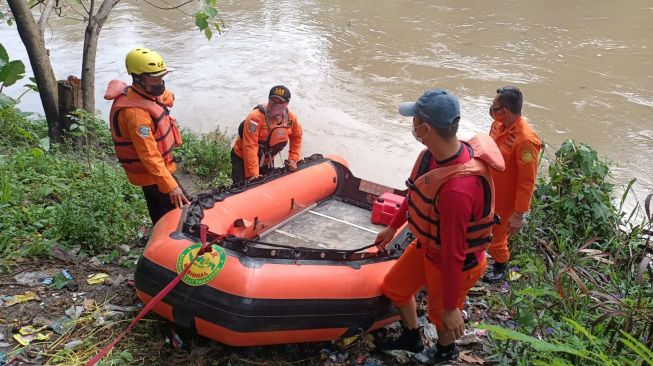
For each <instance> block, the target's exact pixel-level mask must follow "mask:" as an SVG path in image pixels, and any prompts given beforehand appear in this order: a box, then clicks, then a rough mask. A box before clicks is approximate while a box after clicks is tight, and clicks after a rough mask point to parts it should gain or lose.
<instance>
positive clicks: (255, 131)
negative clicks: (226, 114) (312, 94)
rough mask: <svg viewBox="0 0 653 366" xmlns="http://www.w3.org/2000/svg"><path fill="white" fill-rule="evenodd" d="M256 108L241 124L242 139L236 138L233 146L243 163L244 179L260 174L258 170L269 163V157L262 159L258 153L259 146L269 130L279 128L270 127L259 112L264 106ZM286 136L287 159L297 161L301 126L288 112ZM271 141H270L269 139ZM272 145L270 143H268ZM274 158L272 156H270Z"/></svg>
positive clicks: (269, 123) (295, 117)
mask: <svg viewBox="0 0 653 366" xmlns="http://www.w3.org/2000/svg"><path fill="white" fill-rule="evenodd" d="M261 107H262V108H259V107H258V106H257V107H256V108H254V110H253V111H251V112H250V113H249V114H248V115H247V117H246V118H245V121H244V122H243V129H242V130H243V133H242V137H240V136H239V137H238V139H237V140H236V143H235V144H234V153H236V155H238V157H240V158H241V159H243V160H244V163H245V178H252V177H255V176H257V175H259V174H260V173H259V172H260V168H261V167H262V166H264V164H268V163H270V162H271V160H270V157H267V158H263V152H262V151H259V149H260V146H259V145H261V144H263V143H264V142H265V141H267V138H268V135H269V134H270V130H276V129H278V128H280V127H281V126H272V125H271V124H272V122H271V121H270V118H266V115H265V114H264V113H263V112H262V111H261V109H265V107H266V106H265V105H262V106H261ZM285 129H286V131H285V132H286V134H285V135H286V136H287V138H288V139H289V140H290V151H289V152H288V159H289V160H295V161H299V159H300V156H301V147H302V126H301V125H300V124H299V120H298V119H297V116H296V115H295V114H294V113H293V112H290V111H288V118H287V123H286V126H285ZM271 140H272V139H271ZM270 143H271V145H272V141H270ZM271 158H274V154H273V155H272V156H271Z"/></svg>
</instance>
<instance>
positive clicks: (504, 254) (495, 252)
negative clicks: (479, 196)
mask: <svg viewBox="0 0 653 366" xmlns="http://www.w3.org/2000/svg"><path fill="white" fill-rule="evenodd" d="M514 212H515V211H513V210H509V211H504V210H499V209H497V210H496V214H497V215H499V217H500V218H501V224H500V225H494V226H493V227H492V243H490V247H489V248H488V252H490V255H491V256H492V259H494V261H495V262H499V263H506V262H508V260H510V250H509V249H508V219H509V218H510V216H512V214H513V213H514Z"/></svg>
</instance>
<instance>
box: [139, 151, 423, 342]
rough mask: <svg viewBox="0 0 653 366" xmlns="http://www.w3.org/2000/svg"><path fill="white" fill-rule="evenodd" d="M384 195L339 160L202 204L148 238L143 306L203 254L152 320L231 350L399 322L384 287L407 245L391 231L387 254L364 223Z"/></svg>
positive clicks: (282, 173) (226, 191) (318, 161)
mask: <svg viewBox="0 0 653 366" xmlns="http://www.w3.org/2000/svg"><path fill="white" fill-rule="evenodd" d="M385 192H391V193H394V194H398V195H405V192H404V191H397V190H395V189H392V188H388V187H385V186H382V185H379V184H374V183H371V182H368V181H365V180H362V179H359V178H356V177H355V176H353V175H352V174H351V172H350V171H349V169H348V168H347V165H346V162H344V161H343V160H342V159H341V158H339V157H329V158H324V157H322V156H321V155H314V156H312V157H310V158H306V159H304V160H302V161H301V162H300V164H299V168H298V170H297V171H296V172H293V173H289V172H287V171H286V170H284V169H275V170H273V171H272V172H271V173H269V174H267V175H266V176H264V177H262V178H261V179H258V180H256V181H250V182H247V183H244V184H240V185H234V186H231V187H227V188H221V189H216V190H213V191H210V192H206V193H201V194H199V195H198V196H197V197H196V198H195V199H194V200H193V201H192V203H191V204H190V205H189V206H187V207H186V208H185V209H184V210H174V211H171V212H169V213H168V214H167V215H166V216H164V217H163V218H162V219H161V220H160V221H159V222H158V223H157V224H156V226H155V227H154V229H153V232H152V235H151V238H150V241H149V243H148V244H147V246H146V248H145V251H144V253H143V256H142V257H141V258H140V260H139V262H138V265H137V268H136V273H135V282H136V289H137V292H138V296H139V297H140V298H141V300H142V301H143V302H145V303H147V302H148V301H150V300H151V299H152V297H154V296H155V295H156V294H157V293H158V292H159V291H161V289H163V288H164V287H165V286H166V284H168V283H169V282H170V281H171V280H172V279H173V278H174V277H176V276H177V274H178V273H181V271H182V270H183V268H184V267H185V265H186V264H188V263H190V260H191V259H192V258H193V257H194V255H195V253H197V251H198V249H199V248H200V246H201V244H200V243H199V227H200V224H203V225H207V226H208V228H209V240H211V239H215V238H217V237H220V238H221V240H219V241H217V242H216V243H215V244H213V246H212V251H211V252H209V253H205V254H203V255H202V256H201V257H200V258H198V259H197V260H196V262H195V263H194V264H193V266H192V267H191V269H190V271H189V272H188V273H187V274H186V275H185V276H184V278H183V280H182V282H180V283H179V284H178V285H177V286H176V287H175V288H174V289H173V290H172V292H170V293H169V294H168V295H167V296H166V297H165V298H164V299H163V301H162V302H161V303H159V304H158V305H157V306H156V307H155V308H154V311H155V312H156V313H158V314H159V315H161V316H163V317H164V318H166V319H168V320H170V321H171V322H173V323H175V324H176V325H178V326H181V327H185V328H189V329H190V330H192V331H195V332H196V333H198V334H200V335H203V336H205V337H208V338H211V339H213V340H215V341H218V342H221V343H224V344H227V345H231V346H252V345H267V344H280V343H295V342H313V341H324V340H332V339H337V338H340V337H346V336H350V335H354V334H358V333H360V332H362V331H369V330H374V329H376V328H379V327H382V326H384V325H386V324H388V323H390V322H392V321H394V320H396V319H398V317H397V315H396V313H395V311H394V308H393V307H392V305H391V304H390V303H389V301H388V300H387V299H386V298H385V297H384V296H383V295H382V294H381V283H382V281H383V277H384V276H385V274H386V273H387V272H388V270H389V269H390V267H391V266H392V264H393V262H394V261H395V260H396V259H397V258H398V257H399V255H400V254H401V252H402V251H403V250H404V248H405V247H406V246H407V245H408V243H409V242H410V241H411V237H410V235H409V234H408V231H407V229H406V228H402V229H401V230H399V231H398V234H397V236H396V237H395V238H394V240H393V242H392V243H390V245H389V246H388V250H386V251H385V252H377V250H376V248H375V247H374V246H373V243H374V240H375V238H376V234H377V233H378V231H380V230H381V229H383V226H379V225H373V224H372V223H371V220H370V214H371V209H372V205H373V203H374V202H375V200H376V199H377V198H378V197H379V196H380V195H381V194H382V193H385Z"/></svg>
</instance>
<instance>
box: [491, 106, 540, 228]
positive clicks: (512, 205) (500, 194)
mask: <svg viewBox="0 0 653 366" xmlns="http://www.w3.org/2000/svg"><path fill="white" fill-rule="evenodd" d="M490 136H491V137H492V138H493V139H494V141H495V142H496V143H497V145H498V146H499V150H501V155H503V159H504V160H505V162H506V169H505V170H504V171H503V172H498V171H492V178H493V179H494V186H495V187H496V199H497V203H496V207H497V209H501V210H507V211H517V212H526V211H528V210H529V208H530V206H531V195H532V194H533V190H534V189H535V180H536V179H537V163H538V160H539V156H540V149H541V148H542V142H541V141H540V138H539V137H537V135H536V134H535V132H534V131H533V130H532V129H531V127H530V126H529V125H528V123H526V119H525V118H524V117H519V119H518V120H517V121H515V123H513V124H512V125H511V126H510V128H508V129H506V128H505V126H504V125H503V123H501V122H498V121H494V122H493V123H492V127H491V128H490ZM504 219H507V218H504Z"/></svg>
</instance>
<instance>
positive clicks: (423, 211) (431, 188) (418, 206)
mask: <svg viewBox="0 0 653 366" xmlns="http://www.w3.org/2000/svg"><path fill="white" fill-rule="evenodd" d="M463 143H465V142H463ZM465 144H466V145H467V148H469V149H470V152H471V155H472V159H471V160H470V161H468V162H467V163H465V164H456V165H451V166H446V167H441V168H436V169H433V170H431V171H429V172H426V173H424V172H425V171H426V170H427V169H428V166H429V162H430V159H431V158H433V155H432V154H431V153H430V152H429V150H424V151H422V153H421V154H420V156H419V158H417V161H415V165H414V166H413V171H412V173H411V174H410V178H409V179H408V181H407V182H406V185H407V186H408V228H409V229H410V231H411V232H412V233H413V235H415V237H416V238H417V240H418V242H419V243H421V244H424V245H426V246H427V247H433V248H435V249H436V250H440V237H439V229H438V226H439V222H440V220H439V219H440V214H439V213H438V212H437V211H436V209H435V206H436V204H435V202H437V199H438V197H437V196H438V191H439V190H440V187H442V185H443V184H444V183H446V182H447V181H448V180H450V179H452V178H456V177H465V176H470V175H478V176H481V177H483V178H484V179H485V181H486V183H487V187H488V189H489V192H488V193H489V198H490V199H489V205H488V206H487V209H486V210H484V211H485V212H484V214H485V216H484V217H482V218H480V219H478V220H474V221H470V223H469V226H468V228H467V236H466V239H467V240H466V242H465V253H474V252H478V251H481V250H485V249H486V248H487V247H488V246H489V245H490V243H491V242H492V234H491V233H492V225H494V224H495V223H498V220H497V219H496V218H495V215H494V184H492V177H491V174H490V170H492V169H490V168H489V167H492V168H493V169H497V170H503V169H504V163H503V158H502V157H501V153H500V152H499V149H498V148H497V146H496V144H495V143H494V141H492V139H491V138H490V137H489V136H487V135H485V134H477V135H476V136H474V137H472V138H471V139H470V140H469V141H468V142H467V143H465ZM488 166H489V167H488Z"/></svg>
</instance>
